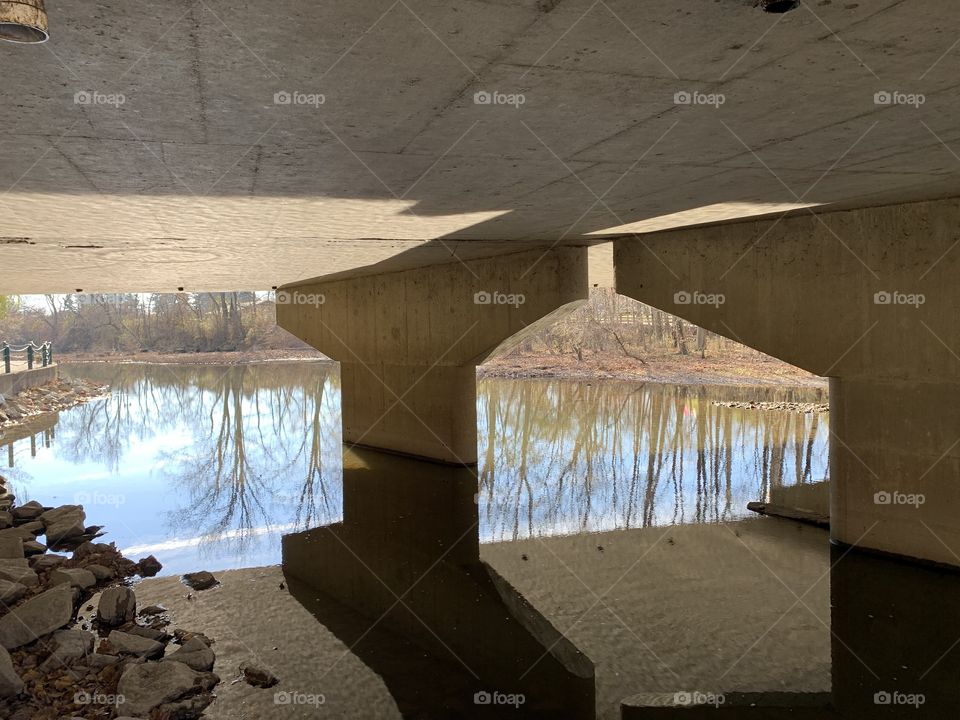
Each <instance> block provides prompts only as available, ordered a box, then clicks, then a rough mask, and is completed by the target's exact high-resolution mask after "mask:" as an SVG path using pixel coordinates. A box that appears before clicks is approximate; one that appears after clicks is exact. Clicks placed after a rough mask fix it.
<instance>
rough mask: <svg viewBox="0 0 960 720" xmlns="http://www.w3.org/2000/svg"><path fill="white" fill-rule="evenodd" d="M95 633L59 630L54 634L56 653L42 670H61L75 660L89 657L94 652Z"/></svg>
mask: <svg viewBox="0 0 960 720" xmlns="http://www.w3.org/2000/svg"><path fill="white" fill-rule="evenodd" d="M93 642H94V636H93V633H91V632H87V631H86V630H80V629H79V628H75V629H72V630H58V631H57V632H55V633H54V634H53V643H54V645H55V649H54V651H53V652H52V653H51V654H50V657H48V658H47V659H46V660H45V661H44V662H43V664H42V665H40V669H41V670H50V669H51V668H61V667H65V666H67V665H69V664H70V663H71V662H72V661H74V660H79V659H80V658H82V657H84V656H86V655H89V654H90V653H91V652H92V651H93Z"/></svg>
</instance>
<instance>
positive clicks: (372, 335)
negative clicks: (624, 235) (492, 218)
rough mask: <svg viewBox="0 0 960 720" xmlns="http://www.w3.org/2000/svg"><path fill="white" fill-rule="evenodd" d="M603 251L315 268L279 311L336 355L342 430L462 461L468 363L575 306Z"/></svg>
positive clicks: (471, 383) (472, 397)
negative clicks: (330, 275)
mask: <svg viewBox="0 0 960 720" xmlns="http://www.w3.org/2000/svg"><path fill="white" fill-rule="evenodd" d="M610 261H611V258H610V253H609V247H608V252H607V253H606V257H604V253H603V250H602V249H599V250H588V249H587V248H586V247H574V248H555V249H552V250H548V251H545V252H541V251H535V252H526V253H518V254H514V255H506V256H499V257H495V258H486V259H481V260H467V261H453V262H449V263H446V264H444V265H433V266H429V267H422V268H416V269H412V270H402V271H397V272H386V273H376V272H371V273H368V274H365V275H358V276H353V277H348V278H337V279H328V280H324V279H323V278H319V279H316V280H311V281H307V282H303V283H298V284H296V285H287V286H284V287H283V288H281V289H280V291H278V305H277V321H278V323H279V324H280V325H281V326H282V327H283V328H285V329H286V330H288V331H290V332H291V333H293V334H294V335H296V336H297V337H299V338H301V339H302V340H304V341H305V342H307V343H309V344H310V345H312V346H313V347H315V348H317V349H318V350H320V351H321V352H323V353H325V354H326V355H328V356H330V357H331V358H334V359H335V360H339V361H340V375H341V387H342V392H343V437H344V441H345V442H347V443H352V444H357V445H363V446H370V447H374V448H379V449H383V450H390V451H393V452H399V453H404V454H408V455H413V456H418V457H424V458H429V459H432V460H439V461H442V462H448V463H455V464H465V465H470V464H473V463H476V461H477V448H476V445H477V442H476V374H475V368H476V365H477V364H479V363H481V362H483V360H484V359H485V358H486V357H487V356H488V355H490V354H491V353H493V352H495V351H498V350H505V349H509V347H510V346H511V344H512V343H516V342H519V341H521V340H522V339H523V338H524V337H527V336H528V335H529V334H530V333H532V332H536V330H537V329H538V328H539V327H541V326H542V324H543V323H545V322H553V321H554V320H555V319H556V317H557V316H558V314H564V313H568V312H572V311H573V310H575V309H576V308H577V307H579V305H580V304H582V302H583V301H584V300H585V299H586V298H587V296H588V293H589V288H590V286H591V284H603V283H604V282H609V278H610V277H611V275H612V272H611V271H610ZM591 266H593V268H594V270H593V271H591ZM604 266H605V267H604Z"/></svg>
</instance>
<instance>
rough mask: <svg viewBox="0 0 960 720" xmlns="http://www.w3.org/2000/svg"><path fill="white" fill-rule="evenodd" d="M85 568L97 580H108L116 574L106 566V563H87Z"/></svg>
mask: <svg viewBox="0 0 960 720" xmlns="http://www.w3.org/2000/svg"><path fill="white" fill-rule="evenodd" d="M87 570H89V571H90V572H92V573H93V576H94V577H95V578H97V582H100V581H102V580H110V579H111V578H113V577H114V576H115V575H116V573H115V572H114V571H113V570H112V569H111V568H108V567H107V566H106V565H98V564H96V563H94V564H93V565H87Z"/></svg>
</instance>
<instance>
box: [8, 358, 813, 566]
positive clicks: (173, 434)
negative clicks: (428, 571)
mask: <svg viewBox="0 0 960 720" xmlns="http://www.w3.org/2000/svg"><path fill="white" fill-rule="evenodd" d="M64 373H65V374H68V375H72V376H75V377H83V378H87V379H91V380H94V381H97V382H101V383H105V384H109V385H110V386H111V389H112V392H111V394H110V396H109V397H106V398H102V399H99V400H96V401H93V402H91V403H88V404H86V405H81V406H78V407H76V408H72V409H70V410H67V411H64V412H61V413H59V414H58V415H57V416H50V417H47V418H43V419H41V420H39V421H35V422H34V423H33V424H32V425H31V426H30V428H29V430H30V431H32V432H33V434H28V433H27V432H24V431H23V430H16V431H10V432H8V433H7V436H6V437H3V438H0V451H2V454H0V468H2V473H3V474H4V475H5V476H7V477H8V478H9V479H10V480H12V481H13V487H14V491H15V492H16V494H17V496H18V498H20V499H21V500H27V499H37V500H39V501H40V502H42V503H44V504H50V505H53V504H63V503H82V504H83V505H84V506H85V507H86V510H87V517H88V522H89V523H91V524H98V525H106V526H107V530H108V532H109V534H108V535H107V539H108V540H112V541H115V542H116V543H117V545H118V546H119V547H120V548H121V549H123V550H124V551H125V552H126V553H127V554H129V555H131V556H134V557H135V558H138V557H141V556H144V555H147V554H150V553H152V554H155V555H156V556H157V557H158V558H159V559H160V560H161V562H163V563H164V566H165V567H164V573H165V574H166V573H181V572H185V571H189V570H196V569H198V568H201V567H204V568H207V569H226V568H237V567H255V566H261V565H269V564H276V563H278V562H279V561H280V542H279V536H280V535H281V534H282V533H284V532H290V531H293V530H299V529H304V528H307V527H313V526H317V525H325V524H329V523H333V522H337V521H338V520H340V519H341V518H342V498H343V492H342V491H343V487H342V482H343V480H342V478H343V473H342V464H341V439H340V397H339V396H340V392H339V380H338V377H337V373H336V370H335V366H331V365H329V364H324V363H318V362H291V363H262V364H252V365H242V366H187V365H131V364H127V365H105V364H84V365H71V366H68V367H65V368H64ZM478 388H479V392H478V406H477V412H478V449H479V453H480V463H479V466H478V468H477V472H478V477H479V492H478V495H477V501H478V504H479V507H478V511H479V521H480V538H481V541H482V542H494V541H502V540H516V539H520V538H528V537H538V536H548V535H557V534H569V533H580V532H591V531H601V530H612V529H618V528H633V527H647V526H655V525H669V524H683V523H713V522H719V521H724V520H733V519H737V518H741V517H745V516H747V515H749V514H750V513H749V512H748V511H747V510H746V504H747V502H749V501H752V500H764V499H766V498H767V497H768V494H769V492H770V490H771V488H775V487H778V486H786V485H793V484H797V483H809V482H813V481H818V480H822V479H824V478H825V477H826V474H827V441H828V436H829V429H828V419H827V416H826V415H817V414H800V413H791V412H785V411H764V412H758V411H755V410H744V409H734V408H728V407H723V406H718V405H717V404H716V403H717V402H722V401H730V400H745V399H761V400H776V401H807V402H815V401H823V399H824V395H825V393H824V392H821V391H816V390H809V389H787V388H781V389H770V388H731V387H701V386H674V385H656V384H646V385H644V384H638V383H618V382H595V383H577V382H566V381H552V380H501V379H492V378H488V379H485V380H482V381H480V383H479V385H478Z"/></svg>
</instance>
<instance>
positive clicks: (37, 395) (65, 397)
mask: <svg viewBox="0 0 960 720" xmlns="http://www.w3.org/2000/svg"><path fill="white" fill-rule="evenodd" d="M109 390H110V387H109V386H107V385H98V384H97V383H94V382H90V381H88V380H63V379H60V380H54V381H52V382H49V383H46V384H44V385H38V386H36V387H32V388H27V389H26V390H23V391H22V392H20V393H19V394H18V395H17V396H15V397H12V398H4V397H3V396H2V395H0V427H3V426H5V425H18V424H20V422H21V421H23V420H24V419H26V418H29V417H32V416H33V415H42V414H43V413H51V412H59V411H60V410H66V409H67V408H71V407H73V406H74V405H80V404H81V403H85V402H87V401H88V400H92V399H94V398H97V397H101V396H103V395H106V394H107V393H108V392H109Z"/></svg>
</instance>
